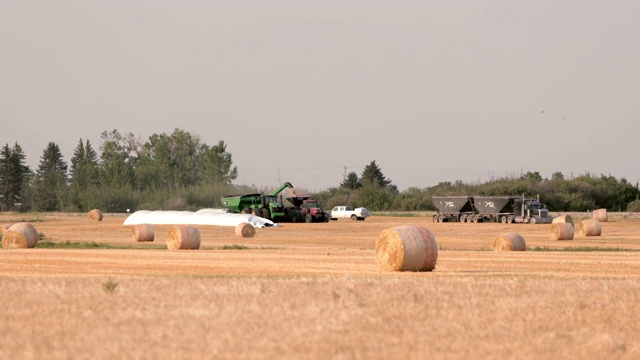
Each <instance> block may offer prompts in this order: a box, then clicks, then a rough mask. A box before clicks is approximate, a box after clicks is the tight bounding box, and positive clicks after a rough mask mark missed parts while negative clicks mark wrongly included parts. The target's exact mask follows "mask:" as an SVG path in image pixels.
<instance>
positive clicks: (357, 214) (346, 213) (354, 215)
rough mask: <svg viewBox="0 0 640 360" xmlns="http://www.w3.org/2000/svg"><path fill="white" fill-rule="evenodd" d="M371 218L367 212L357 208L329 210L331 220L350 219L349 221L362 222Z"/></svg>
mask: <svg viewBox="0 0 640 360" xmlns="http://www.w3.org/2000/svg"><path fill="white" fill-rule="evenodd" d="M369 216H371V213H369V210H367V209H365V208H363V207H359V208H355V209H354V208H352V207H351V206H336V207H334V208H333V209H332V210H331V220H338V219H351V220H354V221H356V220H364V219H366V218H368V217H369Z"/></svg>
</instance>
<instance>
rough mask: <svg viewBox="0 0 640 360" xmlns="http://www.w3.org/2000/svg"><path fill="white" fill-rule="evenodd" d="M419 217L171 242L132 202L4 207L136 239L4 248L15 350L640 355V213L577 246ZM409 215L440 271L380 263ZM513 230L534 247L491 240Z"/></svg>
mask: <svg viewBox="0 0 640 360" xmlns="http://www.w3.org/2000/svg"><path fill="white" fill-rule="evenodd" d="M418 215H419V216H414V217H399V216H373V217H371V218H369V219H367V220H366V221H357V222H354V221H350V220H340V221H332V222H330V223H318V224H316V223H313V224H305V223H296V224H281V226H279V227H274V228H264V229H257V234H256V236H255V237H253V238H248V239H247V238H244V239H243V238H239V237H236V236H235V235H234V229H233V227H218V226H197V228H198V229H199V231H200V234H201V237H202V244H201V247H200V249H199V250H188V251H187V250H185V251H168V250H167V249H166V233H167V232H168V229H169V226H168V225H162V226H154V232H155V234H156V236H155V240H154V241H153V242H151V243H134V242H133V241H132V232H131V228H130V227H126V226H123V225H122V222H123V221H124V220H125V218H126V214H105V217H104V219H103V221H100V222H95V221H89V220H88V219H87V218H86V216H85V215H84V214H12V213H3V214H0V225H1V224H11V223H15V222H19V221H28V222H30V223H31V224H32V225H34V226H35V227H36V229H37V231H38V232H39V233H40V234H41V236H43V237H44V239H43V240H41V241H51V242H65V241H70V242H95V243H98V244H112V245H116V246H118V247H129V246H131V247H132V248H125V249H120V248H116V249H46V248H35V249H20V250H9V249H0V287H1V288H2V293H1V295H0V301H2V304H4V311H2V313H1V314H0V331H2V333H3V334H5V336H2V337H0V358H7V359H8V358H11V359H42V358H48V359H84V358H87V359H88V358H91V359H122V358H127V359H151V358H153V359H158V358H176V359H192V358H211V359H265V358H269V359H271V358H295V359H299V358H305V359H326V358H332V359H364V358H366V359H372V358H373V359H383V358H384V359H388V358H408V359H425V358H429V359H469V358H483V359H505V358H518V359H541V358H542V359H547V358H549V359H550V358H563V359H567V358H569V359H572V358H575V359H584V358H611V359H637V358H640V338H638V336H637V335H638V334H640V310H638V306H637V304H638V303H639V302H640V216H639V215H638V214H630V213H620V214H618V213H615V214H611V213H610V214H609V221H608V222H606V223H602V224H601V225H602V235H601V236H598V237H583V236H580V235H578V234H576V236H575V238H574V240H571V241H553V240H549V230H550V225H544V224H536V225H530V224H495V223H487V224H482V223H481V224H468V223H464V224H460V223H451V224H448V223H433V222H431V218H430V214H418ZM571 216H572V217H573V219H574V222H576V224H577V223H579V221H581V220H583V219H587V218H588V216H589V214H586V213H584V214H580V213H575V214H571ZM400 225H423V226H426V227H427V228H429V229H430V230H431V231H432V233H433V234H434V235H435V238H436V242H437V244H438V247H439V253H438V261H437V264H436V269H435V270H434V271H432V272H424V273H415V272H383V271H381V270H380V269H379V268H378V266H377V264H376V261H375V253H374V250H373V247H374V244H375V241H376V239H377V238H378V235H379V233H380V232H381V231H382V230H384V229H387V228H390V227H394V226H400ZM509 232H516V233H518V234H520V235H521V236H522V237H523V238H524V239H525V241H526V244H527V247H528V250H527V251H525V252H494V251H490V250H491V245H492V242H493V240H494V239H495V238H496V237H498V236H501V235H503V234H505V233H509ZM225 247H230V248H231V249H225ZM541 250H544V251H541ZM551 250H555V251H551ZM571 250H573V251H571Z"/></svg>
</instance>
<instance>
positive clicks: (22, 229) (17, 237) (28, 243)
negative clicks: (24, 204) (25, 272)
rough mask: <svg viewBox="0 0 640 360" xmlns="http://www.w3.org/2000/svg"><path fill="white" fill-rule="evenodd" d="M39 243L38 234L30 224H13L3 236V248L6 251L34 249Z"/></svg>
mask: <svg viewBox="0 0 640 360" xmlns="http://www.w3.org/2000/svg"><path fill="white" fill-rule="evenodd" d="M37 243H38V232H37V231H36V228H34V227H33V225H31V224H30V223H28V222H19V223H16V224H13V225H12V226H11V227H10V228H9V229H8V230H7V231H5V232H4V234H2V247H3V248H4V249H25V248H33V247H35V246H36V244H37Z"/></svg>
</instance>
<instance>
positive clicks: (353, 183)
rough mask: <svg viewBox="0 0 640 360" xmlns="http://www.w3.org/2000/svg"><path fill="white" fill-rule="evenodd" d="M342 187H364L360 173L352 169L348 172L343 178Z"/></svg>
mask: <svg viewBox="0 0 640 360" xmlns="http://www.w3.org/2000/svg"><path fill="white" fill-rule="evenodd" d="M340 187H341V188H345V189H349V190H356V189H359V188H361V187H362V183H361V182H360V179H358V175H357V174H356V173H355V172H353V171H352V172H350V173H348V174H347V176H346V177H345V178H344V180H342V183H340Z"/></svg>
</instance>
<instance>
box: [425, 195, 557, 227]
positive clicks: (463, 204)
mask: <svg viewBox="0 0 640 360" xmlns="http://www.w3.org/2000/svg"><path fill="white" fill-rule="evenodd" d="M433 205H434V206H435V207H436V209H437V211H436V214H435V215H433V222H476V223H477V222H501V223H504V224H507V223H515V222H518V223H530V224H549V223H551V220H552V218H551V216H550V215H549V211H548V210H547V207H546V205H544V204H542V203H540V200H539V199H537V198H527V197H524V196H484V195H474V196H434V197H433Z"/></svg>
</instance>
